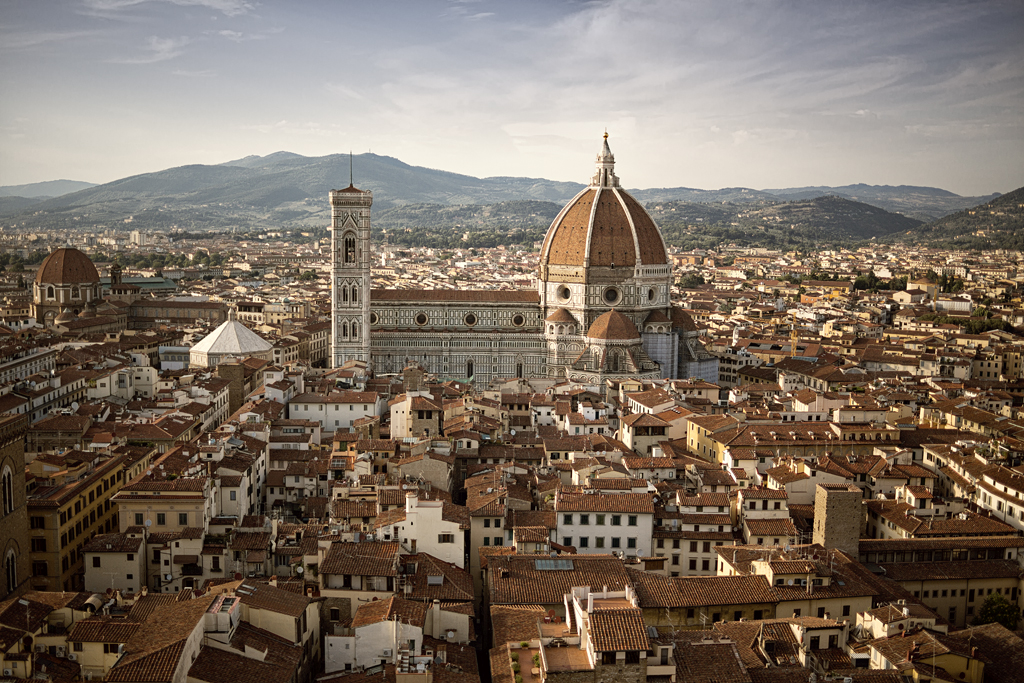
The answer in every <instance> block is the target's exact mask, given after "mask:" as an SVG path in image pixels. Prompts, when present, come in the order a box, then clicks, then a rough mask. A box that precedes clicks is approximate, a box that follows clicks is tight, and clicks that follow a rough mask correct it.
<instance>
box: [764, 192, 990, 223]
mask: <svg viewBox="0 0 1024 683" xmlns="http://www.w3.org/2000/svg"><path fill="white" fill-rule="evenodd" d="M764 192H766V193H769V194H772V195H775V196H777V197H778V198H780V199H786V200H795V199H813V198H815V197H822V196H825V195H831V196H835V197H842V198H844V199H852V200H853V201H857V202H864V203H865V204H871V205H872V206H877V207H879V208H882V209H885V210H886V211H891V212H893V213H902V214H904V215H906V216H910V217H911V218H916V219H918V220H921V221H925V222H929V221H933V220H935V219H937V218H941V217H942V216H946V215H948V214H950V213H953V212H954V211H959V210H960V209H966V208H969V207H972V206H977V205H978V204H984V203H985V202H987V201H991V200H992V199H995V198H996V197H998V196H999V193H998V192H995V193H993V194H990V195H986V196H984V197H961V196H960V195H958V194H953V193H952V192H948V191H947V190H940V189H938V188H936V187H916V186H914V185H899V186H893V185H865V184H863V183H858V184H857V185H843V186H840V187H822V186H819V187H793V188H787V189H781V190H764Z"/></svg>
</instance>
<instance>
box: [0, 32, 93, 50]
mask: <svg viewBox="0 0 1024 683" xmlns="http://www.w3.org/2000/svg"><path fill="white" fill-rule="evenodd" d="M94 35H96V32H95V31H4V32H3V33H0V50H2V51H14V50H24V49H27V48H31V47H36V46H39V45H48V44H50V43H63V42H67V41H69V40H74V39H76V38H85V37H89V36H94Z"/></svg>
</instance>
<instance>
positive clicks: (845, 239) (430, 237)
mask: <svg viewBox="0 0 1024 683" xmlns="http://www.w3.org/2000/svg"><path fill="white" fill-rule="evenodd" d="M561 206H562V205H561V204H556V203H554V202H534V201H523V202H502V203H500V204H488V205H480V204H474V205H466V206H445V205H441V204H410V205H407V206H399V207H392V208H390V209H384V210H383V211H381V212H380V213H378V214H376V217H375V218H374V228H375V229H380V230H386V231H387V232H388V234H389V235H390V236H391V237H390V239H391V240H392V244H396V245H398V244H401V245H407V246H433V247H440V248H451V247H456V246H460V245H464V244H466V243H467V241H468V242H469V243H470V244H475V245H477V246H486V242H484V241H481V234H491V233H493V234H497V235H504V236H506V237H507V239H504V240H502V239H499V241H500V242H502V243H505V244H512V243H516V244H527V243H529V242H530V241H531V240H538V239H541V238H542V237H543V235H544V232H545V231H546V229H547V227H548V226H549V225H550V224H551V221H552V220H554V218H555V216H557V215H558V212H559V210H560V209H561ZM647 208H648V211H649V212H650V213H651V215H652V216H653V217H654V219H655V220H656V221H657V222H658V224H659V225H660V226H661V229H662V231H663V233H664V234H665V239H666V240H667V241H668V243H669V244H671V245H674V246H679V247H683V248H687V249H690V248H694V247H714V246H718V245H720V244H722V243H736V244H741V245H750V246H754V245H760V246H770V247H779V248H797V247H801V248H814V247H816V246H819V245H822V244H849V243H854V242H861V241H864V240H868V239H873V238H877V237H885V236H888V235H893V234H896V233H901V232H906V231H907V230H911V229H914V228H916V227H917V226H919V225H921V222H920V221H917V220H914V219H912V218H907V217H906V216H901V215H899V214H893V213H889V212H887V211H885V210H884V209H879V208H878V207H875V206H870V205H868V204H864V203H861V202H853V201H850V200H848V199H842V198H839V197H818V198H815V199H808V200H802V201H795V202H767V201H762V202H759V203H758V204H731V203H716V204H698V203H693V202H657V203H652V204H648V206H647Z"/></svg>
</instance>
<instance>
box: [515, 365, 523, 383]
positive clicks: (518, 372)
mask: <svg viewBox="0 0 1024 683" xmlns="http://www.w3.org/2000/svg"><path fill="white" fill-rule="evenodd" d="M516 377H518V378H519V379H522V378H523V364H522V363H516Z"/></svg>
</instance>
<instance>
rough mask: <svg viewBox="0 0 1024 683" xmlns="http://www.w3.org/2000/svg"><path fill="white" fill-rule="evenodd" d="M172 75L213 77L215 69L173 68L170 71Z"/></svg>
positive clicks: (215, 73)
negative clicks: (191, 69)
mask: <svg viewBox="0 0 1024 683" xmlns="http://www.w3.org/2000/svg"><path fill="white" fill-rule="evenodd" d="M171 75H172V76H180V77H182V78H213V77H214V76H216V75H217V72H216V71H213V70H212V69H203V70H202V71H189V70H188V69H175V70H174V71H172V72H171Z"/></svg>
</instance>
